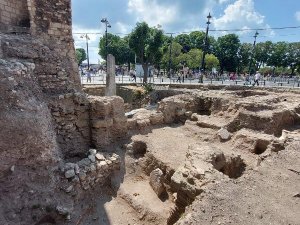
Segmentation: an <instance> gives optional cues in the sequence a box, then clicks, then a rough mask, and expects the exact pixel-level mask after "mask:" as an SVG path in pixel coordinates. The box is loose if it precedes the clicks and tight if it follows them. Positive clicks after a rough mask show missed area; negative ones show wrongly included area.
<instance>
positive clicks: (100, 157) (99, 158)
mask: <svg viewBox="0 0 300 225" xmlns="http://www.w3.org/2000/svg"><path fill="white" fill-rule="evenodd" d="M96 159H98V160H100V161H104V160H105V157H104V156H103V155H102V154H100V153H97V154H96Z"/></svg>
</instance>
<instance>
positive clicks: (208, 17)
mask: <svg viewBox="0 0 300 225" xmlns="http://www.w3.org/2000/svg"><path fill="white" fill-rule="evenodd" d="M211 17H212V16H211V15H210V13H209V14H208V16H207V17H206V18H207V22H206V24H207V26H206V33H205V42H204V49H203V55H202V62H201V75H200V78H199V83H203V73H204V71H205V55H206V52H207V51H208V31H209V24H210V19H211Z"/></svg>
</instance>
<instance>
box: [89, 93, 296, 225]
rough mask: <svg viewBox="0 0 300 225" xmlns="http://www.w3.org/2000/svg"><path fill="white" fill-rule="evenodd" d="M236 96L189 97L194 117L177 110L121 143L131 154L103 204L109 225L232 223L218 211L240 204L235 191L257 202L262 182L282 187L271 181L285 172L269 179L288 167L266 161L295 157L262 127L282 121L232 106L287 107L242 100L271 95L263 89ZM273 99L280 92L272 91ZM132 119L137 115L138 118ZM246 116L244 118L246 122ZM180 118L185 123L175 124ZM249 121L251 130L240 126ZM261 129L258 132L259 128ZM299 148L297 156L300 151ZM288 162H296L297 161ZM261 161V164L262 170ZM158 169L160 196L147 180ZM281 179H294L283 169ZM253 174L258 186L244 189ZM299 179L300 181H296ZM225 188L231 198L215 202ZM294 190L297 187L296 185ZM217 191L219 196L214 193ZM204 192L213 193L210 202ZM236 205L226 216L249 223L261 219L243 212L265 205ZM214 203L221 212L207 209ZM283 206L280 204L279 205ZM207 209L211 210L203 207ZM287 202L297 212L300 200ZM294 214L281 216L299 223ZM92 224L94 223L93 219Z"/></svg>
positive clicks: (252, 108) (256, 108) (273, 187)
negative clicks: (161, 183)
mask: <svg viewBox="0 0 300 225" xmlns="http://www.w3.org/2000/svg"><path fill="white" fill-rule="evenodd" d="M237 96H239V97H238V98H237V99H235V100H234V101H231V102H228V101H227V99H226V97H224V96H223V97H222V98H211V97H209V98H205V97H201V98H200V100H199V98H198V99H197V100H196V102H195V103H194V104H190V103H188V105H190V106H187V109H186V110H185V111H188V110H191V111H192V113H196V114H197V116H195V115H196V114H195V115H194V116H192V118H191V116H190V115H191V114H190V113H189V114H188V115H187V116H184V115H182V113H181V114H178V118H180V119H178V118H176V116H175V117H174V118H173V119H174V121H176V124H168V125H166V126H159V127H157V126H149V127H148V128H147V127H143V128H140V129H142V130H140V131H137V132H136V131H135V132H133V133H132V134H131V140H130V141H129V144H126V145H125V146H123V150H122V151H126V153H125V156H124V164H123V166H122V168H121V171H120V172H119V173H117V174H115V177H114V178H113V182H112V184H113V185H112V187H113V189H114V191H115V197H114V198H113V199H112V200H111V201H108V202H107V203H105V209H106V210H107V211H106V212H107V213H106V215H107V216H108V217H109V218H108V220H109V221H110V222H109V223H104V224H118V225H119V224H120V225H122V224H145V225H148V224H168V225H171V224H228V221H230V220H224V218H223V217H224V216H222V215H221V214H220V212H219V211H218V210H217V208H219V207H226V208H228V209H230V208H232V207H233V208H234V207H236V206H235V201H236V200H235V198H236V197H235V196H236V195H237V196H243V195H246V196H252V197H251V198H252V201H258V202H260V201H261V195H260V194H258V193H259V191H261V189H263V188H265V185H269V186H270V187H269V188H270V190H274V191H275V192H277V190H276V185H277V184H276V183H274V182H278V180H280V179H281V177H280V176H279V177H277V178H276V179H275V181H273V178H272V177H273V176H277V175H275V174H276V173H282V174H286V173H288V172H287V171H284V170H282V169H281V172H279V170H280V168H278V167H277V169H276V170H277V172H276V173H275V172H274V171H271V170H266V169H265V168H264V166H267V167H270V166H271V165H272V163H273V161H276V163H277V164H278V163H279V162H278V161H279V159H278V158H282V160H283V161H284V162H286V161H289V160H290V161H291V162H292V161H293V160H294V161H295V160H298V159H296V158H294V157H292V158H290V157H288V155H286V154H287V153H286V148H287V146H288V144H287V142H286V143H285V144H284V142H282V141H281V139H280V138H279V137H276V136H274V135H271V134H270V135H268V136H266V134H264V130H265V131H266V132H268V133H270V126H276V129H277V130H278V124H280V122H279V123H277V122H274V124H275V125H273V124H272V123H271V124H266V126H261V125H259V124H256V121H255V120H256V118H259V116H260V114H255V116H253V117H248V118H244V116H243V114H242V116H240V115H239V112H238V110H239V109H238V108H237V109H235V106H234V105H235V104H236V105H239V104H240V103H239V101H241V102H243V103H242V104H244V105H245V104H246V107H244V109H245V110H248V111H251V112H253V113H256V112H260V111H264V110H267V111H272V110H278V108H279V109H280V108H282V106H280V105H279V106H278V105H265V104H260V103H258V104H257V105H251V104H252V103H249V104H247V103H245V102H244V100H243V98H245V97H248V98H249V99H250V100H249V101H250V102H251V101H252V100H251V99H257V96H264V97H265V96H269V94H267V93H265V92H256V91H242V92H238V93H237ZM175 98H176V97H175ZM270 98H272V97H270ZM275 98H278V96H274V99H275ZM229 99H230V98H229ZM270 101H272V99H270ZM284 102H285V101H284ZM294 103H295V102H293V103H292V104H291V105H290V106H291V108H292V107H293V106H294V105H295V104H294ZM174 104H175V103H174ZM228 104H229V105H228ZM276 104H278V102H277V103H276ZM297 104H298V103H297ZM189 107H190V108H189ZM285 107H286V105H285ZM285 110H286V109H285ZM175 111H176V112H178V111H180V112H181V111H182V110H181V109H180V108H177V109H175ZM168 112H169V111H168ZM262 116H263V117H264V118H266V117H267V116H269V117H271V119H270V121H271V120H272V119H273V120H274V118H275V117H274V118H273V113H268V114H262ZM295 117H297V115H295ZM131 118H133V119H134V118H135V117H134V116H133V117H131ZM137 118H138V116H137ZM244 119H246V120H247V121H246V120H245V122H244ZM251 120H253V121H251ZM178 121H181V122H179V123H178ZM218 121H220V124H219V122H218ZM294 121H297V120H294ZM244 123H245V128H246V130H242V129H243V124H244ZM237 124H239V125H238V126H237V127H235V128H234V129H232V130H234V132H233V133H229V138H227V137H226V138H227V139H222V138H223V137H220V134H219V133H218V132H219V129H220V128H221V127H224V128H225V129H226V127H229V128H230V127H232V126H235V125H237ZM250 124H251V125H250ZM284 125H285V126H286V125H287V124H284ZM288 126H289V127H290V129H293V132H294V133H295V134H299V133H297V132H300V131H299V129H298V128H297V126H298V125H297V124H290V125H288ZM248 127H249V128H251V129H249V128H248ZM256 127H257V130H255V128H256ZM282 127H283V126H282ZM282 129H283V128H282ZM289 135H290V133H288V134H287V136H289ZM260 136H261V137H262V138H260ZM296 136H297V135H296ZM224 138H225V137H224ZM281 138H282V137H281ZM272 141H273V142H274V143H273V142H272ZM271 142H272V145H271ZM191 149H192V150H191ZM279 151H280V152H279ZM277 154H279V155H277ZM294 154H299V152H297V153H294ZM283 158H284V159H283ZM289 165H290V167H293V164H289ZM261 166H263V168H264V169H260V168H261ZM271 167H272V166H271ZM157 168H159V169H160V170H161V171H162V173H163V178H164V186H165V192H164V195H163V197H162V196H158V195H157V194H156V193H155V192H154V190H153V189H152V188H151V186H150V183H149V182H150V173H151V172H152V171H153V170H155V169H157ZM256 171H261V172H262V173H264V176H266V177H268V176H269V178H268V179H266V180H264V179H263V178H261V177H260V176H261V175H260V173H261V172H256ZM257 173H258V174H257ZM268 174H269V175H268ZM293 176H295V175H293ZM283 177H284V179H288V183H290V180H291V179H292V177H287V175H283ZM249 179H250V180H251V182H253V181H254V180H256V179H257V182H255V185H254V186H253V185H252V186H250V187H247V188H245V187H244V186H245V185H247V184H248V183H249V184H251V182H250V180H249ZM116 181H118V182H116ZM296 183H298V184H299V182H296ZM238 184H240V187H238V188H235V190H236V191H234V189H228V188H227V187H230V186H233V185H238ZM220 186H224V189H223V190H222V195H224V196H226V197H225V198H229V199H230V201H227V202H226V203H223V201H222V200H219V201H217V202H215V201H214V199H219V198H220V196H219V193H221V192H220V191H217V190H219V187H220ZM296 186H297V185H296V184H293V185H292V187H293V188H296ZM286 188H289V187H287V186H286V185H284V184H282V185H281V187H280V190H285V189H286ZM293 190H295V191H296V190H297V189H293ZM252 191H253V192H254V193H255V194H254V193H253V192H252ZM218 192H219V193H218ZM232 192H233V193H232ZM243 192H244V194H243ZM213 193H214V194H213ZM213 195H215V197H211V196H213ZM206 197H207V198H210V197H211V198H212V199H209V201H208V200H207V199H206ZM202 198H204V199H205V201H204V202H203V203H201V200H200V199H202ZM266 198H272V199H274V200H275V199H277V200H276V201H280V202H281V203H280V204H282V205H285V204H286V203H285V202H287V201H290V200H288V199H287V198H286V197H284V198H278V197H277V196H276V195H272V196H270V195H269V194H268V195H267V197H263V199H266ZM229 202H231V203H232V205H230V204H229ZM238 202H240V201H238ZM238 204H239V209H236V210H235V212H231V211H228V212H227V214H228V215H232V218H233V219H231V221H235V223H233V224H252V221H256V219H251V217H247V216H245V215H244V210H247V211H249V214H251V213H254V212H257V211H264V212H265V211H266V209H265V208H264V209H263V208H261V207H260V206H259V205H256V206H255V208H252V209H249V208H247V207H248V206H247V204H246V203H238ZM195 207H196V208H195ZM214 207H215V208H216V212H218V213H216V212H215V211H214V210H210V209H214ZM278 207H281V206H280V205H278ZM207 208H208V210H206V209H207ZM288 208H289V210H290V211H291V212H295V213H296V211H297V210H296V208H297V206H296V205H295V204H294V203H293V204H291V205H290V206H289V207H288ZM116 209H117V210H116ZM199 210H200V211H199ZM267 210H268V213H269V215H272V213H274V212H275V211H273V210H272V209H270V208H269V209H267ZM194 211H195V212H197V213H198V214H199V215H202V216H203V215H205V217H207V216H208V218H210V219H207V220H203V218H201V219H200V218H199V216H198V215H197V213H194ZM226 211H227V210H226ZM116 212H118V213H116ZM206 213H207V215H206ZM233 213H234V214H233ZM235 215H238V217H239V215H241V216H240V217H239V221H240V222H237V220H236V216H235ZM120 216H124V220H120ZM289 216H290V217H285V220H282V221H296V219H298V218H299V216H297V215H296V214H289ZM217 217H220V221H221V222H218V221H217V222H216V220H215V219H214V218H217ZM125 218H126V219H125ZM267 218H268V217H267ZM299 219H300V218H299ZM200 221H201V222H200ZM226 221H227V222H226ZM263 221H265V220H263ZM266 221H267V220H266ZM274 221H275V222H274V224H287V223H282V222H278V221H279V220H277V219H276V218H275V219H274ZM267 223H268V222H263V223H256V224H267ZM90 224H96V223H92V222H91V223H90ZM291 224H293V223H291ZM295 224H296V223H295Z"/></svg>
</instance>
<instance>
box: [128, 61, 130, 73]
mask: <svg viewBox="0 0 300 225" xmlns="http://www.w3.org/2000/svg"><path fill="white" fill-rule="evenodd" d="M129 71H130V62H128V72H129Z"/></svg>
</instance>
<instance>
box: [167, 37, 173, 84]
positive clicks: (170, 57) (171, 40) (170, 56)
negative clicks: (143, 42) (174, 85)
mask: <svg viewBox="0 0 300 225" xmlns="http://www.w3.org/2000/svg"><path fill="white" fill-rule="evenodd" d="M166 34H171V38H170V46H169V48H170V50H169V72H168V73H169V78H170V84H171V81H172V79H171V78H172V76H171V67H172V42H173V34H174V33H166Z"/></svg>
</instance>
